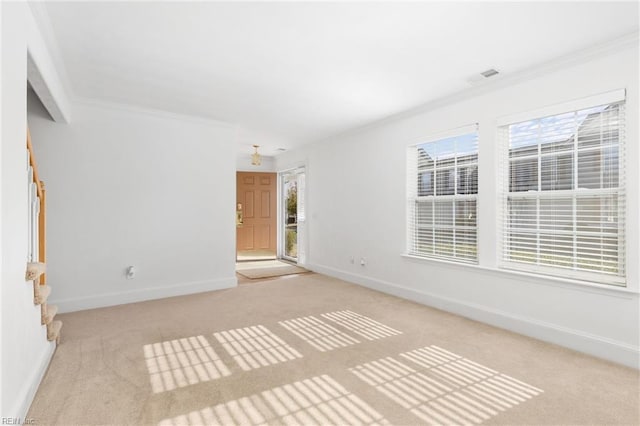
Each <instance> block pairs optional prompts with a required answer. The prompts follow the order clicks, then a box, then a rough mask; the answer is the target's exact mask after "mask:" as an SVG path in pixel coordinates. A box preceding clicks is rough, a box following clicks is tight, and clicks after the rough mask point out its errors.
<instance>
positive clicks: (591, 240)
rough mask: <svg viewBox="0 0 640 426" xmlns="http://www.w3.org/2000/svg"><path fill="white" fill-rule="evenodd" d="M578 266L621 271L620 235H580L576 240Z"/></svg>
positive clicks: (594, 269) (615, 271)
mask: <svg viewBox="0 0 640 426" xmlns="http://www.w3.org/2000/svg"><path fill="white" fill-rule="evenodd" d="M576 250H577V262H578V264H577V266H578V267H579V268H580V269H586V270H592V271H600V272H606V273H613V274H617V273H618V272H619V248H618V236H617V235H609V236H606V237H592V236H582V235H579V236H578V238H577V242H576Z"/></svg>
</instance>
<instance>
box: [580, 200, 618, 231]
mask: <svg viewBox="0 0 640 426" xmlns="http://www.w3.org/2000/svg"><path fill="white" fill-rule="evenodd" d="M576 203H577V209H576V216H577V217H576V219H577V223H576V226H577V228H576V229H577V231H578V232H579V233H580V232H590V233H592V232H597V233H600V234H617V233H618V197H617V195H615V194H614V195H602V196H591V197H578V199H577V201H576Z"/></svg>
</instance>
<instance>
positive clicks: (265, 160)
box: [236, 154, 276, 172]
mask: <svg viewBox="0 0 640 426" xmlns="http://www.w3.org/2000/svg"><path fill="white" fill-rule="evenodd" d="M236 170H237V171H239V172H275V171H276V161H275V158H274V157H262V161H261V163H260V165H259V166H254V165H253V164H251V155H246V154H239V155H238V156H237V158H236Z"/></svg>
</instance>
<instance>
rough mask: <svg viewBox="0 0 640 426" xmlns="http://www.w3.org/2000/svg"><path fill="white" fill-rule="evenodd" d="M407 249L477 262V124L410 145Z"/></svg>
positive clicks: (432, 256) (411, 253) (421, 254)
mask: <svg viewBox="0 0 640 426" xmlns="http://www.w3.org/2000/svg"><path fill="white" fill-rule="evenodd" d="M407 162H408V164H407V172H408V173H407V174H408V183H407V194H408V206H407V208H408V210H407V211H408V221H407V222H408V226H407V234H408V235H407V241H408V247H407V252H408V254H410V255H413V256H420V257H428V258H442V259H450V260H451V259H453V260H456V261H461V262H469V263H476V262H477V258H478V256H477V251H478V250H477V228H476V224H477V199H478V135H477V126H475V125H474V126H469V127H468V128H465V129H458V131H457V132H456V133H454V136H449V137H444V138H441V139H438V140H434V141H432V142H426V143H421V144H418V145H414V146H411V147H410V148H409V153H408V156H407Z"/></svg>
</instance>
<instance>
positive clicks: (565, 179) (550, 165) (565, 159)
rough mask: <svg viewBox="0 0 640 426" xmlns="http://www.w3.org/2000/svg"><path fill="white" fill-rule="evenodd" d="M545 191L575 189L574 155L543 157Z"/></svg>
mask: <svg viewBox="0 0 640 426" xmlns="http://www.w3.org/2000/svg"><path fill="white" fill-rule="evenodd" d="M541 184H542V190H543V191H554V190H561V189H573V154H572V153H568V154H561V155H554V156H548V157H542V176H541Z"/></svg>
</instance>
